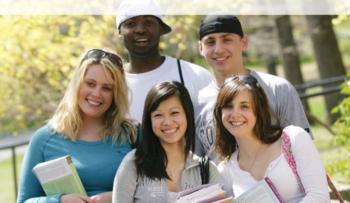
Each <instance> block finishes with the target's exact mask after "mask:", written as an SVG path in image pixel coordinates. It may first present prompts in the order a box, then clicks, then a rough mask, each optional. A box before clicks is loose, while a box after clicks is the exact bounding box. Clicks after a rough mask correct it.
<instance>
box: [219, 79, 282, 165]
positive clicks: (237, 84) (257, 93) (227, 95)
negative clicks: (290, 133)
mask: <svg viewBox="0 0 350 203" xmlns="http://www.w3.org/2000/svg"><path fill="white" fill-rule="evenodd" d="M243 90H248V91H249V93H250V94H251V96H252V100H253V110H254V113H255V115H256V124H255V126H254V129H253V131H254V134H255V135H256V137H257V138H258V139H259V140H260V141H261V142H262V143H265V144H270V143H273V142H275V141H276V140H278V139H279V138H280V137H281V133H282V130H281V127H280V126H274V125H272V123H271V113H270V110H269V105H268V100H267V97H266V94H265V92H264V90H263V89H262V88H261V86H260V85H259V83H258V82H257V80H256V79H255V78H254V77H253V76H240V77H233V78H230V79H228V80H227V81H226V82H225V83H224V85H223V86H222V88H221V89H220V91H219V94H218V97H217V102H216V106H215V110H214V115H215V120H216V140H215V149H216V150H217V151H218V152H219V154H220V155H221V157H223V158H230V157H231V155H232V153H233V152H235V151H236V149H237V141H236V139H235V137H234V136H233V135H231V133H230V132H229V131H228V130H227V129H226V128H225V127H224V125H223V122H222V109H223V107H225V106H227V104H228V103H231V101H232V100H233V99H234V98H235V97H236V96H237V94H239V92H241V91H243Z"/></svg>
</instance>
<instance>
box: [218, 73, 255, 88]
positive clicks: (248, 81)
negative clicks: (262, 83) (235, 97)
mask: <svg viewBox="0 0 350 203" xmlns="http://www.w3.org/2000/svg"><path fill="white" fill-rule="evenodd" d="M231 81H242V82H244V83H246V84H248V85H250V86H253V87H258V86H259V83H258V80H257V79H256V78H255V77H253V76H251V75H234V76H231V77H228V78H226V79H225V82H224V85H225V84H227V83H228V82H231Z"/></svg>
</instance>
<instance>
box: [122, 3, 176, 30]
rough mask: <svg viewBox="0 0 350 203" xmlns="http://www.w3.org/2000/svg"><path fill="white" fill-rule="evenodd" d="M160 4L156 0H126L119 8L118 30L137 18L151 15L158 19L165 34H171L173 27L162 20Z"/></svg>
mask: <svg viewBox="0 0 350 203" xmlns="http://www.w3.org/2000/svg"><path fill="white" fill-rule="evenodd" d="M161 11H162V10H161V8H160V6H159V4H158V3H157V2H156V1H155V0H142V1H140V0H124V1H122V3H121V4H120V5H119V7H118V11H117V17H116V25H117V29H118V30H119V29H120V26H121V24H122V23H123V22H125V21H127V20H129V19H130V18H133V17H136V16H143V15H150V16H154V17H156V18H157V19H158V20H159V22H160V25H161V26H162V28H163V31H164V34H166V33H169V32H171V27H170V26H169V25H167V24H166V23H165V22H164V21H163V18H162V15H161V14H162V12H161Z"/></svg>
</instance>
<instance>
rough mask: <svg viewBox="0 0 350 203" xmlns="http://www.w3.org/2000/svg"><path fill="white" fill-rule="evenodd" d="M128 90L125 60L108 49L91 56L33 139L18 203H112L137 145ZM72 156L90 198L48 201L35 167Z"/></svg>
mask: <svg viewBox="0 0 350 203" xmlns="http://www.w3.org/2000/svg"><path fill="white" fill-rule="evenodd" d="M127 94H128V92H127V85H126V82H125V77H124V71H123V66H122V60H121V59H120V57H119V56H118V55H117V54H115V53H113V52H111V51H107V50H102V49H91V50H89V51H87V52H86V53H85V54H84V55H83V57H82V59H81V61H80V63H79V66H78V67H77V68H76V69H75V71H74V73H73V77H72V79H71V81H70V84H69V86H68V88H67V90H66V92H65V95H64V97H63V99H62V100H61V102H60V104H59V106H58V108H57V110H56V112H55V114H54V115H53V117H52V118H51V120H50V121H49V122H48V124H47V125H45V126H43V127H42V128H40V129H39V130H38V131H36V133H35V134H34V135H33V137H32V139H31V142H30V144H29V148H28V150H27V152H26V154H25V157H24V160H23V166H22V174H21V183H20V191H19V195H18V198H17V202H24V201H25V202H61V203H69V202H89V203H90V202H91V203H92V202H111V195H112V193H111V191H112V187H113V177H114V176H115V173H116V171H117V169H118V167H119V164H120V163H121V161H122V159H123V158H124V156H125V155H126V154H127V153H128V152H129V151H130V150H131V149H132V143H134V141H135V140H136V130H135V126H134V123H133V122H132V121H131V120H129V119H128V118H126V114H127V111H128V99H127ZM65 155H71V157H72V159H73V163H74V165H75V167H76V168H77V171H78V174H79V176H80V178H81V180H82V183H83V186H84V188H85V190H86V192H87V196H84V195H79V194H56V195H52V196H45V193H44V191H43V190H42V187H41V185H40V183H39V182H38V179H37V178H36V177H35V175H34V174H33V172H32V169H33V167H34V166H35V165H36V164H38V163H40V162H44V161H48V160H51V159H55V158H58V157H61V156H65Z"/></svg>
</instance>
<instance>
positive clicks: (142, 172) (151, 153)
mask: <svg viewBox="0 0 350 203" xmlns="http://www.w3.org/2000/svg"><path fill="white" fill-rule="evenodd" d="M172 96H176V97H178V98H179V100H180V101H181V105H182V107H183V108H184V111H185V114H186V119H187V129H186V131H185V151H184V153H185V157H186V158H187V156H188V154H189V151H190V150H191V151H194V140H195V138H194V136H195V126H194V111H193V105H192V101H191V97H190V95H189V93H188V91H187V89H186V88H185V87H184V86H183V85H182V84H181V83H179V82H175V81H174V82H162V83H159V84H157V85H155V86H153V87H152V89H151V90H150V91H149V92H148V94H147V97H146V101H145V106H144V110H143V118H142V140H141V143H140V145H139V147H138V148H137V149H136V153H135V164H136V169H137V174H138V175H139V176H146V177H148V178H151V179H162V178H167V179H170V177H169V175H168V174H167V173H166V166H167V162H168V160H167V156H166V153H165V151H164V149H163V147H162V145H161V144H160V141H159V139H158V138H157V136H156V135H155V134H154V132H153V130H152V120H151V113H152V112H154V111H155V110H156V109H157V108H158V106H159V104H160V103H161V102H162V101H164V100H166V99H168V98H170V97H172Z"/></svg>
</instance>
